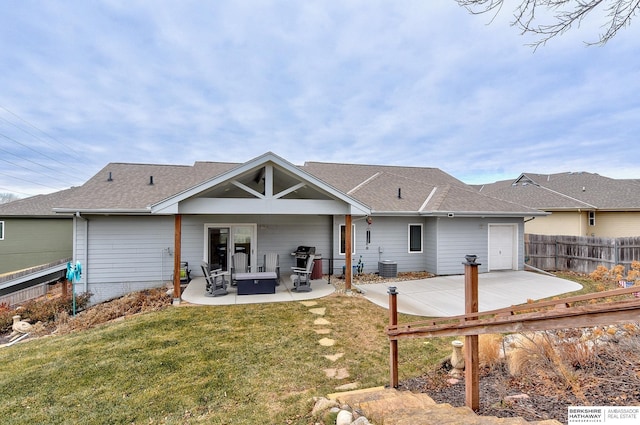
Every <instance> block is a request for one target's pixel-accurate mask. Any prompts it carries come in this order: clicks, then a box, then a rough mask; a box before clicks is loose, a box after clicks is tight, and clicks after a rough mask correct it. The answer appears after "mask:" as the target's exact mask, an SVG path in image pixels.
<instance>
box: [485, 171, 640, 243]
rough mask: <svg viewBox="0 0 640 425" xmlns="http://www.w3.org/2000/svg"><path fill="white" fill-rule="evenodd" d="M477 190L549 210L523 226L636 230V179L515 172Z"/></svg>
mask: <svg viewBox="0 0 640 425" xmlns="http://www.w3.org/2000/svg"><path fill="white" fill-rule="evenodd" d="M475 187H476V188H477V189H478V191H479V193H481V194H485V195H488V196H492V197H495V198H499V199H503V200H505V201H509V202H516V203H519V204H522V205H526V206H528V207H530V208H535V209H539V210H542V211H547V212H550V213H551V215H548V216H543V217H536V218H535V219H534V220H528V221H526V224H525V232H526V233H533V234H542V235H571V236H598V237H610V238H615V237H626V236H640V184H638V181H637V180H617V179H611V178H609V177H604V176H600V175H598V174H593V173H586V172H567V173H557V174H533V173H524V174H521V175H520V176H519V177H518V178H517V179H515V180H503V181H499V182H495V183H491V184H485V185H479V186H475Z"/></svg>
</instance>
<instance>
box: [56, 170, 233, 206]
mask: <svg viewBox="0 0 640 425" xmlns="http://www.w3.org/2000/svg"><path fill="white" fill-rule="evenodd" d="M237 165H238V164H233V163H221V162H196V163H195V164H194V165H193V166H188V165H155V164H127V163H110V164H108V165H107V166H106V167H104V168H103V169H102V170H100V171H99V172H98V173H97V174H96V175H95V176H93V177H92V178H91V179H89V180H88V181H87V182H86V183H85V184H83V185H82V186H81V187H79V188H78V189H77V190H76V191H75V193H74V195H73V197H71V198H70V199H68V200H67V202H66V204H65V205H59V207H64V208H71V209H79V210H99V209H108V210H144V209H146V208H147V207H149V206H150V205H152V204H154V203H156V202H159V201H161V200H163V199H166V198H168V197H169V196H172V195H175V194H176V193H179V192H182V191H183V190H186V189H188V188H190V187H193V186H195V185H196V184H198V183H201V182H203V181H205V180H207V179H210V178H211V177H213V176H216V175H218V174H222V173H224V172H225V171H228V170H230V169H231V168H234V167H236V166H237ZM152 176H153V185H151V184H149V183H150V180H151V177H152ZM109 178H111V179H109Z"/></svg>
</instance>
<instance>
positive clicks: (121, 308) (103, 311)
mask: <svg viewBox="0 0 640 425" xmlns="http://www.w3.org/2000/svg"><path fill="white" fill-rule="evenodd" d="M171 303H172V298H171V296H170V295H168V294H167V293H166V289H163V288H157V289H148V290H144V291H140V292H133V293H130V294H127V295H125V296H123V297H121V298H118V299H115V300H112V301H109V302H106V303H104V304H100V305H96V306H93V307H91V308H89V309H87V310H86V311H83V312H81V313H79V314H78V315H76V316H75V317H72V316H69V315H68V314H64V313H63V314H60V315H59V316H58V320H57V325H58V328H57V332H58V333H60V334H64V333H69V332H72V331H77V330H84V329H89V328H92V327H95V326H97V325H99V324H101V323H105V322H109V321H111V320H115V319H118V318H121V317H126V316H131V315H134V314H137V313H142V312H148V311H158V310H162V309H164V308H166V307H168V306H170V305H171Z"/></svg>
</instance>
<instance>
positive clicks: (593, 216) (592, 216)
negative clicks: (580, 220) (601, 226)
mask: <svg viewBox="0 0 640 425" xmlns="http://www.w3.org/2000/svg"><path fill="white" fill-rule="evenodd" d="M595 225H596V212H595V211H589V226H595Z"/></svg>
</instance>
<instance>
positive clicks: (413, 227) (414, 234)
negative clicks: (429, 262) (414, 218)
mask: <svg viewBox="0 0 640 425" xmlns="http://www.w3.org/2000/svg"><path fill="white" fill-rule="evenodd" d="M409 252H410V253H421V252H422V224H410V225H409Z"/></svg>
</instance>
